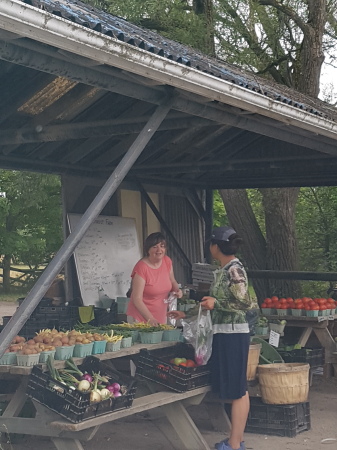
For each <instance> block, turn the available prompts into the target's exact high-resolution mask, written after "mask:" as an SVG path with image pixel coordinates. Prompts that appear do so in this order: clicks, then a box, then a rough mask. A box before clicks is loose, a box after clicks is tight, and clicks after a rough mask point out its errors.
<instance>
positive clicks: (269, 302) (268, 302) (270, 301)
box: [263, 297, 272, 305]
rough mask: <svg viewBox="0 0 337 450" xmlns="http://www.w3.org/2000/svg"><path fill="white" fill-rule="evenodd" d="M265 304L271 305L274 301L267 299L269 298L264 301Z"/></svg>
mask: <svg viewBox="0 0 337 450" xmlns="http://www.w3.org/2000/svg"><path fill="white" fill-rule="evenodd" d="M263 303H266V304H267V305H270V304H271V303H272V299H271V298H269V297H267V298H265V299H264V302H263Z"/></svg>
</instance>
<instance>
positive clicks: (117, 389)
mask: <svg viewBox="0 0 337 450" xmlns="http://www.w3.org/2000/svg"><path fill="white" fill-rule="evenodd" d="M110 386H112V389H113V390H114V391H120V390H121V385H120V384H118V383H112V384H111V385H110Z"/></svg>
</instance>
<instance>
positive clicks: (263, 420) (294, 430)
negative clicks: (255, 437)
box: [245, 398, 310, 437]
mask: <svg viewBox="0 0 337 450" xmlns="http://www.w3.org/2000/svg"><path fill="white" fill-rule="evenodd" d="M307 430H310V404H309V402H303V403H294V404H292V405H267V404H265V403H263V402H262V400H261V399H259V398H251V401H250V411H249V415H248V420H247V425H246V429H245V431H246V432H248V433H259V434H269V435H273V436H282V437H295V436H297V434H298V433H301V432H302V431H307Z"/></svg>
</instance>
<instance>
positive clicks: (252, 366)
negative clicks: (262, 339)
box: [247, 344, 261, 381]
mask: <svg viewBox="0 0 337 450" xmlns="http://www.w3.org/2000/svg"><path fill="white" fill-rule="evenodd" d="M260 352H261V344H250V346H249V353H248V362H247V380H248V381H251V380H255V378H256V371H257V366H258V364H259V358H260Z"/></svg>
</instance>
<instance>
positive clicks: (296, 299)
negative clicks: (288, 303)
mask: <svg viewBox="0 0 337 450" xmlns="http://www.w3.org/2000/svg"><path fill="white" fill-rule="evenodd" d="M294 302H295V303H296V305H297V303H301V304H302V305H303V302H302V299H301V298H295V300H294Z"/></svg>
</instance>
